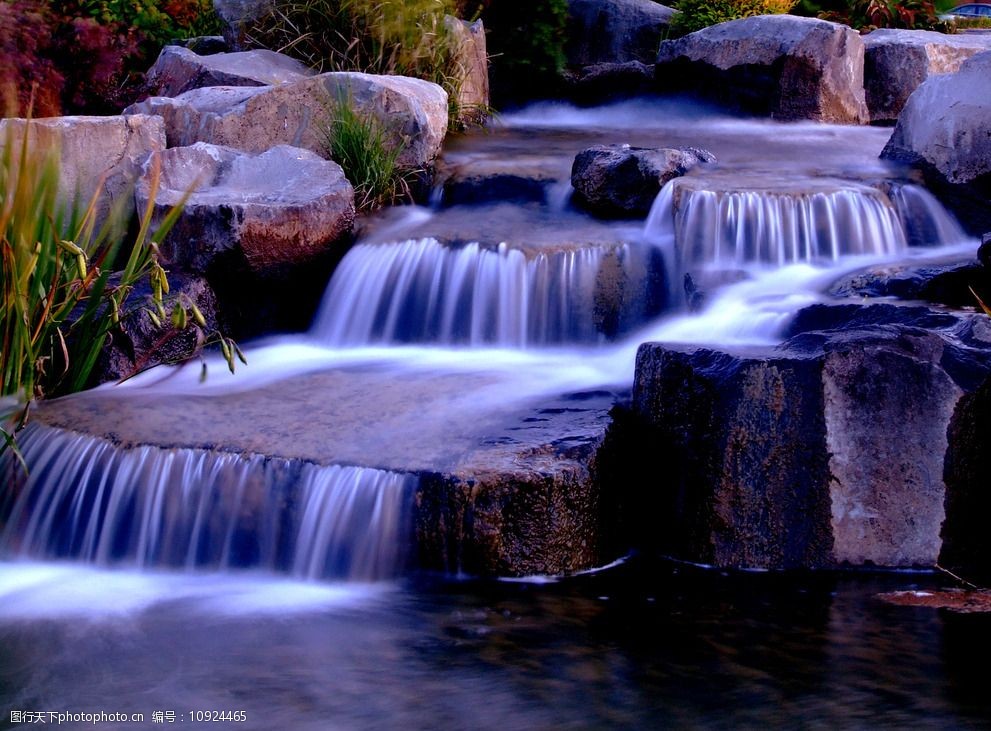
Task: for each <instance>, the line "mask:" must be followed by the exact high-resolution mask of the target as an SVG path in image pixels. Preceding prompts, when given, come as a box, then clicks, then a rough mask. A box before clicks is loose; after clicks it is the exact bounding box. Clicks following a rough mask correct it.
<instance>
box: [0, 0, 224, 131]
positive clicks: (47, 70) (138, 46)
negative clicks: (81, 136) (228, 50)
mask: <svg viewBox="0 0 991 731" xmlns="http://www.w3.org/2000/svg"><path fill="white" fill-rule="evenodd" d="M219 28H220V21H219V18H217V16H216V14H215V13H214V11H213V8H212V4H211V2H210V0H168V1H167V2H165V3H163V4H162V7H161V8H159V3H157V2H152V1H151V0H54V1H53V2H44V1H43V0H0V72H2V75H0V79H3V81H2V82H0V84H2V86H0V102H2V103H3V104H4V108H3V112H4V113H5V114H6V115H7V116H25V115H26V114H27V111H28V109H27V98H28V96H29V95H30V93H31V88H32V86H33V85H34V86H35V87H36V89H37V91H36V94H35V101H34V103H35V107H34V109H33V111H34V113H35V114H36V115H39V116H53V115H57V114H60V113H63V112H67V113H84V114H108V113H115V112H117V111H119V110H120V109H121V108H122V107H123V106H125V105H126V104H128V103H129V102H130V101H132V100H133V97H134V96H135V95H136V94H137V93H138V91H139V89H140V79H141V75H142V72H143V71H144V70H145V69H146V68H147V67H148V65H149V64H150V63H151V60H152V59H154V58H155V56H157V54H158V52H159V51H160V50H161V48H162V46H163V45H164V44H165V43H167V42H169V41H170V40H172V39H174V38H178V37H183V36H190V35H201V34H205V33H210V32H214V31H217V30H219Z"/></svg>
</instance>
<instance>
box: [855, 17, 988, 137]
mask: <svg viewBox="0 0 991 731" xmlns="http://www.w3.org/2000/svg"><path fill="white" fill-rule="evenodd" d="M988 50H991V35H980V34H962V33H958V34H955V35H947V34H945V33H935V32H932V31H924V30H896V29H893V28H882V29H880V30H876V31H874V32H872V33H869V34H868V35H866V36H864V86H865V88H866V92H867V107H868V109H869V110H870V113H871V121H872V122H875V123H877V122H892V123H893V122H895V120H897V119H898V115H899V114H900V113H901V111H902V108H903V107H904V106H905V102H906V101H908V97H909V95H911V93H912V92H913V91H915V90H916V89H917V88H918V87H919V85H920V84H922V82H924V81H925V80H926V79H928V78H929V77H930V76H935V75H937V74H951V73H954V72H956V71H958V70H959V69H960V66H961V65H962V64H963V62H964V61H966V60H967V59H968V58H970V57H971V56H973V55H975V54H978V53H980V52H981V51H988Z"/></svg>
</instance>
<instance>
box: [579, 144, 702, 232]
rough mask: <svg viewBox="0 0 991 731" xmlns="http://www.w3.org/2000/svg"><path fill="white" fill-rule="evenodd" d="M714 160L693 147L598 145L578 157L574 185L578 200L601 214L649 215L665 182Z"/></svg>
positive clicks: (608, 215)
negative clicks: (652, 147) (654, 147)
mask: <svg viewBox="0 0 991 731" xmlns="http://www.w3.org/2000/svg"><path fill="white" fill-rule="evenodd" d="M715 161H716V158H715V157H714V156H713V155H712V153H710V152H707V151H706V150H699V149H697V148H694V147H683V148H657V149H650V148H643V147H630V146H629V145H597V146H595V147H590V148H588V149H586V150H582V151H581V152H579V153H578V155H577V156H576V157H575V162H574V165H573V166H572V168H571V184H572V185H573V186H574V188H575V200H576V201H577V202H578V203H580V204H581V205H582V206H583V207H585V208H587V209H588V210H590V211H592V212H594V213H596V214H598V215H600V216H607V217H626V218H632V217H638V216H646V215H647V213H648V212H649V211H650V207H651V206H652V205H653V203H654V199H655V198H657V194H658V193H659V192H660V190H661V188H662V187H664V184H665V183H667V182H668V181H669V180H671V179H673V178H676V177H678V176H680V175H684V174H685V173H686V172H688V171H689V170H691V169H692V168H694V167H695V166H696V165H700V164H702V163H712V162H715Z"/></svg>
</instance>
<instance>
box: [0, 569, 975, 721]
mask: <svg viewBox="0 0 991 731" xmlns="http://www.w3.org/2000/svg"><path fill="white" fill-rule="evenodd" d="M6 568H7V569H8V570H7V571H5V576H6V577H8V580H7V581H6V583H5V584H4V586H2V587H0V595H2V598H3V602H2V605H0V708H4V709H20V710H26V711H64V712H73V713H79V712H99V711H107V712H127V713H135V712H139V713H144V714H145V719H146V724H145V725H142V724H132V723H121V724H114V723H106V724H98V725H96V726H93V725H92V724H79V725H77V726H73V725H71V724H70V725H63V727H67V728H74V727H78V728H82V727H89V728H121V729H123V728H140V727H152V726H153V724H152V723H150V719H151V714H152V713H153V712H154V711H163V712H165V711H170V710H171V711H174V712H175V713H176V714H177V715H176V718H177V721H176V722H177V723H180V721H179V720H178V719H180V718H182V717H183V714H185V719H186V720H185V721H181V723H182V724H183V725H184V726H208V725H209V726H210V727H212V728H218V727H227V728H230V727H232V726H233V727H235V728H240V729H265V730H268V729H297V730H308V729H372V728H375V729H388V728H403V729H431V728H447V729H498V730H499V731H505V730H506V729H524V728H525V729H545V728H546V729H550V728H554V729H558V728H638V729H639V728H706V729H708V728H755V727H760V726H765V727H773V728H823V729H826V728H829V729H835V728H867V727H879V728H982V727H986V726H989V725H991V696H989V694H988V693H987V689H986V682H985V678H986V676H985V674H984V673H983V672H982V667H983V665H984V661H985V659H986V657H987V654H988V650H989V649H991V617H989V616H986V615H959V614H951V613H946V612H943V611H939V610H933V609H926V608H907V607H894V606H889V605H886V604H884V603H882V602H881V601H879V600H878V599H876V598H875V594H876V593H877V592H879V591H887V590H893V589H910V588H916V587H930V586H934V585H940V584H942V583H944V582H942V581H941V580H940V579H938V578H936V577H933V576H929V575H924V574H882V575H865V574H825V575H823V574H819V575H808V574H799V575H795V574H789V575H781V574H753V573H750V574H727V573H722V572H717V571H710V570H702V569H698V568H695V567H691V566H684V565H678V564H671V563H666V562H655V561H647V560H644V559H636V558H634V559H631V560H629V561H627V562H626V563H625V564H623V565H620V566H617V567H614V568H611V569H609V570H606V571H602V572H599V573H595V574H590V575H585V576H579V577H573V578H570V579H564V580H561V581H557V582H550V583H547V582H540V581H531V582H505V581H503V582H499V581H456V580H451V579H440V578H432V577H422V576H420V577H416V578H410V579H408V580H405V581H404V582H402V583H397V584H393V583H378V584H370V585H361V584H347V585H342V584H336V585H335V584H320V583H299V582H291V581H288V580H286V579H276V578H266V577H260V576H251V575H248V576H238V575H237V574H233V575H181V574H129V573H127V572H116V573H114V572H110V573H106V572H104V573H103V574H102V575H101V576H100V577H99V578H100V581H99V586H98V589H97V588H93V587H94V584H95V583H96V582H95V581H94V579H95V578H96V577H95V575H94V573H95V570H94V569H88V568H87V569H84V568H78V567H73V566H71V565H58V564H23V565H19V564H13V565H10V564H8V565H7V567H6ZM139 585H140V586H139ZM87 587H89V588H87ZM204 710H208V711H212V710H220V711H223V710H232V711H238V710H243V711H245V714H246V718H247V720H246V721H244V722H234V721H227V722H222V723H217V722H213V723H210V724H208V723H197V722H195V721H194V720H191V719H190V717H189V715H188V714H189V713H190V711H204ZM9 719H10V715H9V713H8V712H6V711H5V712H4V718H3V721H2V722H0V725H3V727H4V728H6V727H8V726H7V725H4V724H7V722H8V721H9Z"/></svg>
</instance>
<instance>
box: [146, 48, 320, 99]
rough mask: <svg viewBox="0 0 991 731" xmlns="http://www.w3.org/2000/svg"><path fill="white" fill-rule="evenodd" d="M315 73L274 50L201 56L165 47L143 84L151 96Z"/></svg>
mask: <svg viewBox="0 0 991 731" xmlns="http://www.w3.org/2000/svg"><path fill="white" fill-rule="evenodd" d="M314 73H315V72H314V71H312V70H311V69H309V68H307V67H306V66H304V65H303V64H301V63H300V62H299V61H297V60H296V59H294V58H290V57H289V56H286V55H284V54H281V53H275V52H274V51H266V50H255V51H244V52H241V53H214V54H211V55H205V56H200V55H198V54H196V53H194V52H193V51H191V50H189V49H187V48H181V47H180V46H166V47H165V48H163V49H162V52H161V53H160V54H159V56H158V60H157V61H155V65H154V66H152V67H151V69H150V70H149V71H148V74H147V77H146V84H147V87H148V89H149V90H150V91H151V93H152V94H153V95H154V96H179V94H182V93H183V92H186V91H189V90H191V89H199V88H201V87H204V86H274V85H275V84H285V83H288V82H291V81H299V80H301V79H305V78H307V77H310V76H313V75H314Z"/></svg>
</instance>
